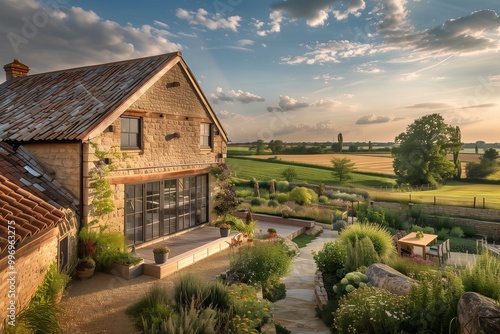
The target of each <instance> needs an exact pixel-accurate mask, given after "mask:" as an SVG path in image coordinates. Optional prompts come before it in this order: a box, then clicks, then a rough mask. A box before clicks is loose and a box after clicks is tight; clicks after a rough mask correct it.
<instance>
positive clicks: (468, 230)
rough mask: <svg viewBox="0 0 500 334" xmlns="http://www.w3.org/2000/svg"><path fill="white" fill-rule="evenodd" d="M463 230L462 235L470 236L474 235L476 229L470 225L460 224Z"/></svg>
mask: <svg viewBox="0 0 500 334" xmlns="http://www.w3.org/2000/svg"><path fill="white" fill-rule="evenodd" d="M461 227H462V230H463V231H464V237H466V238H471V237H475V236H476V234H477V233H476V229H475V228H474V227H471V226H461Z"/></svg>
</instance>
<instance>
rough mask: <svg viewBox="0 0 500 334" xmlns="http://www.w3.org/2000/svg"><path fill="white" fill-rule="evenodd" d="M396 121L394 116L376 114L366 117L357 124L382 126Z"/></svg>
mask: <svg viewBox="0 0 500 334" xmlns="http://www.w3.org/2000/svg"><path fill="white" fill-rule="evenodd" d="M393 120H394V116H376V115H374V114H371V115H366V116H363V117H361V118H360V119H358V120H357V121H356V124H380V123H388V122H391V121H393Z"/></svg>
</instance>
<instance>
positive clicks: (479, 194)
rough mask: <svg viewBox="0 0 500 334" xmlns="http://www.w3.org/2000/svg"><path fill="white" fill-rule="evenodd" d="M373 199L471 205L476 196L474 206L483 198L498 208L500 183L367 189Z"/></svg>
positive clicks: (453, 182) (481, 203)
mask: <svg viewBox="0 0 500 334" xmlns="http://www.w3.org/2000/svg"><path fill="white" fill-rule="evenodd" d="M369 192H370V196H371V197H372V199H374V200H392V201H398V200H400V201H409V200H410V194H411V201H412V202H416V203H434V197H436V204H438V205H457V206H466V207H472V206H473V205H474V197H476V207H482V205H483V198H484V200H485V207H486V208H492V209H500V185H497V184H472V183H462V182H456V181H452V182H448V184H447V185H445V186H443V187H441V188H439V189H436V190H426V191H413V192H398V191H380V190H369Z"/></svg>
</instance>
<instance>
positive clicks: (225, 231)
mask: <svg viewBox="0 0 500 334" xmlns="http://www.w3.org/2000/svg"><path fill="white" fill-rule="evenodd" d="M219 231H220V236H221V237H227V236H228V235H229V232H230V231H231V225H229V224H227V223H222V224H220V225H219Z"/></svg>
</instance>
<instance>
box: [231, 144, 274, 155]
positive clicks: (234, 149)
mask: <svg viewBox="0 0 500 334" xmlns="http://www.w3.org/2000/svg"><path fill="white" fill-rule="evenodd" d="M248 147H249V146H228V147H227V155H228V156H229V157H230V156H234V155H253V154H255V150H249V149H248ZM264 154H271V150H268V149H265V150H264Z"/></svg>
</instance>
